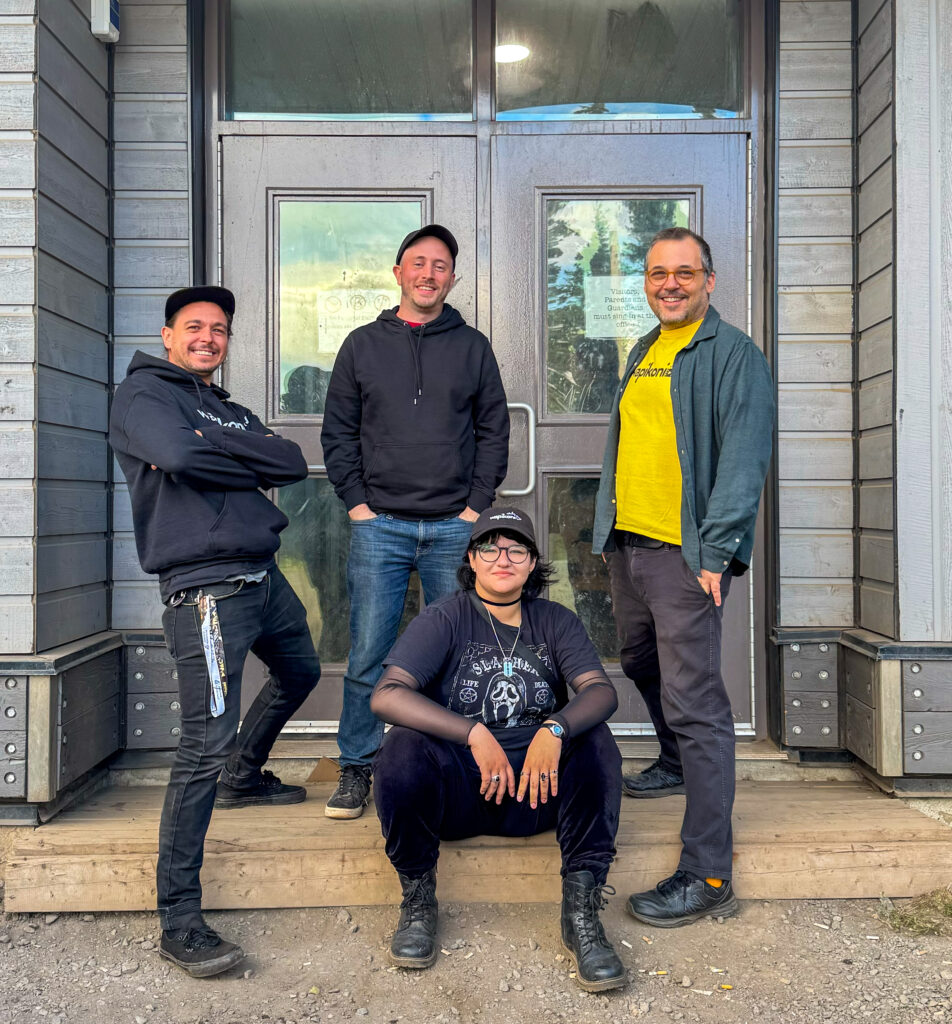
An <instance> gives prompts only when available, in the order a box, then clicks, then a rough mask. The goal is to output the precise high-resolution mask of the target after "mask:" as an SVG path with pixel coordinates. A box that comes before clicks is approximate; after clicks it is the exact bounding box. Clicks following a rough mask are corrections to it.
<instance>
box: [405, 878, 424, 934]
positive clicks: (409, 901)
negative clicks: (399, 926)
mask: <svg viewBox="0 0 952 1024" xmlns="http://www.w3.org/2000/svg"><path fill="white" fill-rule="evenodd" d="M428 882H429V878H428V877H427V876H426V875H423V876H422V877H421V878H414V879H413V880H412V881H411V882H410V884H409V886H407V891H406V893H405V894H404V896H403V900H402V902H401V903H400V909H401V910H406V911H407V922H406V923H407V924H410V923H411V922H412V921H413V920H415V919H416V918H418V917H419V918H422V917H423V915H424V913H425V911H426V904H427V888H428Z"/></svg>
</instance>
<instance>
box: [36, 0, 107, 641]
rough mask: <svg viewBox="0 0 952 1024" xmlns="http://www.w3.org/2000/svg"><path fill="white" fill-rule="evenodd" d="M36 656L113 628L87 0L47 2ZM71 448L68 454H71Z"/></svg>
mask: <svg viewBox="0 0 952 1024" xmlns="http://www.w3.org/2000/svg"><path fill="white" fill-rule="evenodd" d="M37 15H38V18H37V53H38V60H37V71H38V85H37V88H38V106H37V133H38V139H39V147H40V149H39V152H38V167H39V174H38V181H37V230H36V282H37V284H36V306H37V332H36V392H37V400H36V421H37V438H38V444H39V445H40V446H41V448H43V450H44V452H45V457H44V456H41V457H39V458H38V466H37V470H38V472H37V477H38V479H37V484H36V506H37V507H36V537H37V539H36V542H35V549H36V555H35V570H34V572H35V583H34V591H33V592H34V594H35V599H36V647H37V650H45V649H48V648H50V647H56V646H58V645H60V644H63V643H67V642H69V641H71V640H76V639H79V638H81V637H84V636H88V635H90V634H92V633H96V632H99V631H100V630H102V629H105V628H106V626H107V625H108V622H107V592H108V581H107V579H106V572H107V559H106V557H105V556H106V546H107V544H108V542H109V538H108V532H107V527H108V523H107V519H106V515H105V510H106V501H107V499H108V495H107V493H106V469H107V465H108V464H107V462H106V453H105V434H106V426H107V416H108V367H109V363H108V354H109V317H108V285H109V280H108V276H109V269H108V268H109V263H108V246H109V239H108V237H107V232H108V217H107V204H108V198H109V197H108V130H109V124H108V119H109V105H108V98H107V92H106V90H107V86H108V81H107V55H106V48H105V46H103V44H102V43H100V42H98V41H97V40H96V39H94V38H93V36H92V35H91V34H90V32H89V0H38V3H37ZM61 442H62V447H61Z"/></svg>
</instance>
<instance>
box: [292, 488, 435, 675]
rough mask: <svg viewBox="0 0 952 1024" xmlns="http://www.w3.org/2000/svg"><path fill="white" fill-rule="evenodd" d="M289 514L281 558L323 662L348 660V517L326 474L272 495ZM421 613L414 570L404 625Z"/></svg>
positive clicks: (349, 529) (404, 612) (349, 527)
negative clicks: (305, 613)
mask: <svg viewBox="0 0 952 1024" xmlns="http://www.w3.org/2000/svg"><path fill="white" fill-rule="evenodd" d="M274 500H275V503H276V504H277V506H278V508H280V509H281V511H282V512H283V513H284V514H285V515H286V516H287V517H288V521H289V522H288V527H287V529H286V530H285V531H284V532H283V533H282V534H281V547H280V548H279V549H278V555H277V562H278V567H279V568H280V569H281V572H283V573H284V575H285V576H286V577H287V579H288V582H289V583H290V584H291V586H292V587H293V588H294V591H295V593H296V594H297V595H298V597H299V598H300V599H301V601H302V602H303V604H304V607H305V608H306V609H307V622H308V626H309V627H310V629H311V636H312V637H313V638H314V646H315V647H317V653H318V655H319V656H320V659H321V662H322V663H324V664H325V665H326V664H330V663H331V662H346V661H347V655H348V652H349V650H350V601H349V600H348V598H347V555H348V553H349V551H350V531H351V526H350V520H349V519H348V518H347V513H346V512H345V511H344V506H343V504H342V502H341V501H340V499H339V498H338V497H337V495H336V494H335V493H334V488H333V487H331V484H330V481H329V480H327V479H326V477H309V478H308V479H307V480H302V481H301V482H300V483H297V484H292V485H291V486H290V487H282V488H281V489H280V490H278V491H277V492H276V493H275V495H274ZM419 611H420V586H419V581H418V578H417V576H416V575H415V574H414V576H413V578H412V580H411V583H410V589H409V590H408V592H407V601H406V605H405V607H404V610H403V620H402V621H401V623H400V629H401V631H402V630H403V628H404V626H406V624H407V623H408V622H409V621H410V619H412V618H413V617H414V616H415V615H418V614H419Z"/></svg>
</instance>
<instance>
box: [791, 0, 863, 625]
mask: <svg viewBox="0 0 952 1024" xmlns="http://www.w3.org/2000/svg"><path fill="white" fill-rule="evenodd" d="M850 33H851V13H850V4H849V3H848V2H841V0H836V2H821V0H804V2H793V0H781V3H780V64H779V83H778V84H779V89H780V104H779V106H780V123H779V125H778V136H779V140H780V141H779V153H778V169H777V174H778V187H779V201H778V202H779V206H778V235H779V238H778V265H777V285H778V297H777V300H778V301H777V309H778V352H779V355H778V389H779V393H778V437H779V462H778V473H779V477H780V506H779V527H780V609H779V623H778V624H779V625H781V626H849V625H852V624H853V571H854V566H853V561H854V559H853V534H852V526H853V495H852V478H853V461H854V460H853V443H852V430H853V399H852V387H851V384H852V375H853V351H852V344H851V342H852V332H853V222H852V201H851V191H852V185H853V170H852V163H853V146H852V135H853V131H852V118H851V114H850V110H851V104H852V92H851V90H852V85H853V83H852V54H851V37H850Z"/></svg>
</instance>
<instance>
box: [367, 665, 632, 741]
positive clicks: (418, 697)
mask: <svg viewBox="0 0 952 1024" xmlns="http://www.w3.org/2000/svg"><path fill="white" fill-rule="evenodd" d="M608 685H609V686H611V683H609V684H608ZM614 692H615V691H614V690H612V695H613V696H614ZM370 710H371V711H373V713H374V714H375V715H376V716H377V717H378V718H380V719H382V720H383V721H384V722H389V723H390V724H391V725H402V726H405V727H406V728H407V729H416V730H417V732H425V733H427V735H429V736H436V737H438V738H439V739H443V740H449V741H450V742H452V743H459V744H460V745H461V746H466V742H467V740H468V739H469V734H470V731H471V730H472V728H473V726H474V725H475V724H476V722H474V721H471V720H470V719H468V718H464V717H463V716H462V715H458V714H456V712H455V711H450V710H449V708H444V707H443V706H442V705H440V704H437V703H436V701H433V700H430V698H429V697H426V696H424V695H423V694H422V693H420V684H419V682H418V681H417V680H416V679H415V678H414V677H413V676H412V675H411V674H410V673H409V672H407V671H406V669H402V668H398V667H397V666H396V665H388V666H387V667H386V669H384V673H383V675H382V676H381V677H380V681H379V682H378V683H377V685H376V686H375V687H374V692H373V696H372V697H371V698H370Z"/></svg>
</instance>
